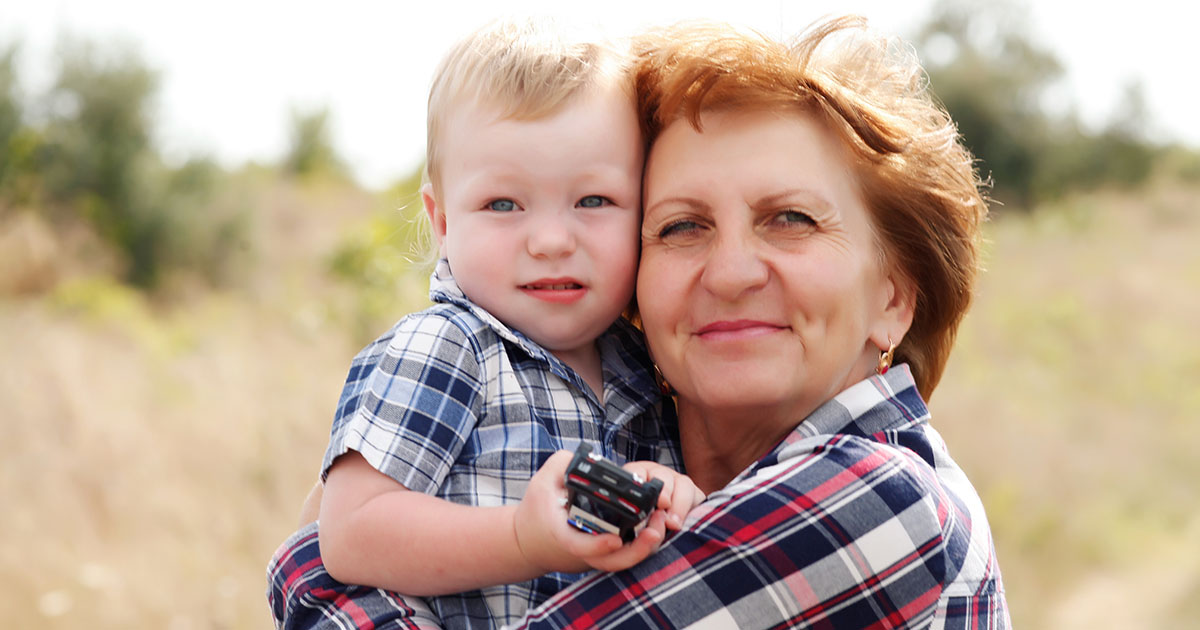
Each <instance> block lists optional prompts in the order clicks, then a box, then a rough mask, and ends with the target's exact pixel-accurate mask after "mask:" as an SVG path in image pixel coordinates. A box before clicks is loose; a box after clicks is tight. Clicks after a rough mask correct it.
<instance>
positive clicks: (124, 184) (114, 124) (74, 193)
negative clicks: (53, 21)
mask: <svg viewBox="0 0 1200 630" xmlns="http://www.w3.org/2000/svg"><path fill="white" fill-rule="evenodd" d="M58 56H59V63H60V66H59V71H58V79H57V81H56V82H55V84H54V86H53V88H52V89H51V91H50V93H49V94H48V103H49V111H50V117H49V120H48V121H47V125H46V130H45V145H44V146H43V147H42V150H41V151H40V157H39V166H40V168H41V172H42V177H43V183H44V186H45V191H46V195H47V197H48V198H49V199H50V200H51V201H52V202H54V203H55V204H57V205H60V206H67V207H71V208H74V209H77V210H78V211H79V212H81V213H82V214H83V215H84V217H85V218H86V219H88V220H89V221H90V222H91V223H92V224H93V225H94V226H95V227H96V229H97V230H98V231H99V233H100V234H101V236H102V237H103V238H104V239H105V240H107V241H109V242H110V243H112V244H113V245H115V246H116V248H117V249H118V251H120V252H121V253H123V254H124V255H125V256H126V257H127V258H128V263H129V268H128V279H129V280H130V281H132V282H133V283H134V284H138V285H142V286H150V285H152V284H154V282H155V281H156V280H157V278H158V273H159V271H160V268H159V265H158V262H159V261H160V260H161V258H162V254H163V252H162V251H161V250H160V249H159V248H160V247H161V240H162V238H161V237H162V235H163V229H164V228H165V222H164V221H163V220H162V215H161V213H160V212H158V211H157V209H156V208H154V207H153V202H152V193H153V192H154V191H153V187H152V184H153V182H152V178H151V176H150V171H151V170H152V169H153V168H154V167H155V166H156V164H155V162H156V161H157V156H156V155H155V154H154V153H153V151H152V150H151V134H150V129H151V120H150V105H151V97H152V96H153V95H154V92H155V90H156V89H157V87H158V75H157V73H156V72H155V71H153V70H151V69H150V68H149V67H147V66H146V64H145V63H144V62H143V61H142V60H141V58H140V56H139V55H138V54H137V53H136V52H135V51H134V50H133V49H131V48H129V47H127V46H113V47H111V48H104V49H101V48H100V47H99V46H97V45H95V44H94V43H92V42H87V41H80V40H73V39H67V40H63V41H61V42H60V43H59V48H58Z"/></svg>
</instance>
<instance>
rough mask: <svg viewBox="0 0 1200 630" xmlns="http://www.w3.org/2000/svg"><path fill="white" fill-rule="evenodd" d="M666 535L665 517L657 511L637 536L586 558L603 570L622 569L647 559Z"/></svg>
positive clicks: (596, 567) (592, 564) (590, 563)
mask: <svg viewBox="0 0 1200 630" xmlns="http://www.w3.org/2000/svg"><path fill="white" fill-rule="evenodd" d="M665 535H666V530H665V517H664V516H663V513H662V512H655V513H654V514H653V515H652V516H651V517H650V521H649V522H648V523H647V524H646V527H645V528H644V529H642V531H641V532H639V533H638V535H637V538H634V539H633V541H632V542H630V543H629V544H627V545H624V546H622V547H620V548H619V549H617V550H616V551H613V552H612V553H608V554H605V555H602V556H595V557H589V558H585V559H586V560H587V563H588V564H589V565H591V566H592V567H593V568H595V569H599V570H601V571H621V570H623V569H628V568H629V567H632V566H633V565H635V564H637V563H639V562H641V561H642V560H645V559H646V558H647V557H649V556H650V554H652V553H654V552H655V551H656V550H657V549H658V546H659V545H660V544H661V543H662V541H663V538H664V537H665Z"/></svg>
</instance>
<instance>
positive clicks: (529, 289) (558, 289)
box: [519, 278, 587, 304]
mask: <svg viewBox="0 0 1200 630" xmlns="http://www.w3.org/2000/svg"><path fill="white" fill-rule="evenodd" d="M519 288H520V289H521V290H522V291H524V292H525V294H526V295H528V296H530V297H535V298H537V299H539V300H543V301H546V302H554V303H556V304H569V303H571V302H575V301H577V300H580V299H582V298H583V296H584V294H586V293H587V289H586V288H585V287H584V286H583V285H582V284H580V283H579V281H578V280H576V279H574V278H542V279H540V280H534V281H533V282H530V283H527V284H522V285H521V286H520V287H519Z"/></svg>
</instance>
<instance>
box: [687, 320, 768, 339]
mask: <svg viewBox="0 0 1200 630" xmlns="http://www.w3.org/2000/svg"><path fill="white" fill-rule="evenodd" d="M790 329H791V328H790V327H789V326H785V325H781V324H773V323H770V322H765V321H759V320H753V319H735V320H719V321H714V322H711V323H709V324H705V325H704V326H701V327H700V328H699V329H698V330H696V333H695V335H696V336H697V337H699V338H700V339H702V340H704V341H708V342H727V341H745V340H748V339H755V338H758V337H763V336H766V335H773V334H775V333H779V332H786V331H788V330H790Z"/></svg>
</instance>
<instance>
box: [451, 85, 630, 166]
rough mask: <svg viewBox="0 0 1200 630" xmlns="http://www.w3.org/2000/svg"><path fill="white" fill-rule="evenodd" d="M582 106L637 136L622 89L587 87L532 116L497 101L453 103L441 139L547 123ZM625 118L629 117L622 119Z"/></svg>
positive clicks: (616, 87) (471, 100)
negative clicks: (468, 132)
mask: <svg viewBox="0 0 1200 630" xmlns="http://www.w3.org/2000/svg"><path fill="white" fill-rule="evenodd" d="M578 105H585V106H586V107H587V108H588V109H589V110H592V111H595V112H596V113H597V114H598V115H602V116H603V117H605V118H609V116H608V114H610V113H614V112H615V115H614V116H613V118H622V119H628V120H629V121H630V125H631V126H632V127H633V128H636V129H637V131H638V133H639V134H640V128H639V127H638V126H637V117H636V114H637V104H636V102H635V101H634V98H633V96H632V95H631V94H630V92H629V91H628V90H625V89H623V87H622V86H618V85H612V84H609V85H606V86H589V87H587V88H585V89H582V90H579V91H578V92H577V93H575V94H572V95H571V96H570V97H569V98H568V99H566V100H564V101H562V102H560V103H557V104H556V106H554V107H552V108H544V109H542V110H538V111H534V112H532V113H525V111H524V110H525V109H529V108H519V107H517V106H515V105H513V104H510V103H503V102H499V100H498V99H484V98H474V99H467V100H464V101H462V102H460V103H456V104H455V105H454V106H452V107H451V108H450V111H448V112H446V115H445V116H444V117H443V121H444V122H443V125H444V126H443V134H442V137H443V138H444V139H447V140H448V139H450V137H452V136H455V135H460V134H455V131H456V130H463V131H465V130H467V129H474V130H479V129H481V128H486V127H491V126H500V125H503V126H506V127H512V126H520V125H521V124H523V123H530V124H533V123H539V122H544V121H547V120H550V119H552V118H555V117H557V116H559V115H560V114H562V113H563V112H564V111H566V110H568V109H572V108H573V107H574V106H578ZM625 114H629V116H625ZM464 140H466V142H465V143H460V142H449V143H447V144H448V145H449V146H444V147H442V148H441V149H440V150H443V151H445V150H448V149H450V148H451V147H452V146H458V147H462V148H470V146H471V143H470V138H464Z"/></svg>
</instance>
